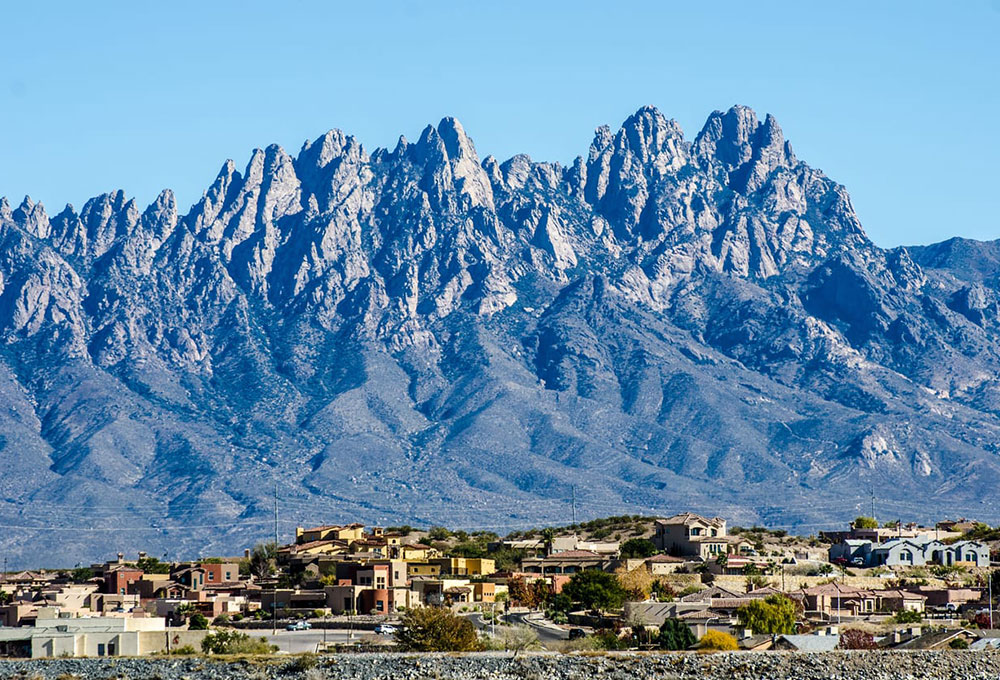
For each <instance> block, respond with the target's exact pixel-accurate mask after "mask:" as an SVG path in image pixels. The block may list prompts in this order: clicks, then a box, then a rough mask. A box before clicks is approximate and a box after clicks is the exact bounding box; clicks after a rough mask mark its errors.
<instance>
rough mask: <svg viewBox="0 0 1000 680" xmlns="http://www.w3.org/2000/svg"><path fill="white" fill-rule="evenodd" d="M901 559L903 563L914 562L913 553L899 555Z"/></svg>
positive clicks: (906, 552)
mask: <svg viewBox="0 0 1000 680" xmlns="http://www.w3.org/2000/svg"><path fill="white" fill-rule="evenodd" d="M899 559H900V561H901V562H912V561H913V553H911V552H910V551H909V550H904V551H902V552H901V553H899Z"/></svg>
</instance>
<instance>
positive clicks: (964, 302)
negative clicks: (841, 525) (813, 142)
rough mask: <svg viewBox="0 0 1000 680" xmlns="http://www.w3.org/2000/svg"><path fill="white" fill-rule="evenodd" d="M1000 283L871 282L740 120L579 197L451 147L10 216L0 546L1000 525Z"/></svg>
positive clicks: (264, 168)
mask: <svg viewBox="0 0 1000 680" xmlns="http://www.w3.org/2000/svg"><path fill="white" fill-rule="evenodd" d="M995 250H996V246H995V245H991V244H984V243H980V242H968V241H955V242H945V243H944V244H936V245H934V246H926V247H919V248H896V249H891V250H883V249H881V248H878V247H877V246H876V245H875V244H874V243H872V242H871V241H870V240H869V239H868V238H867V236H866V235H865V233H864V230H863V228H862V226H861V223H860V220H859V219H858V218H857V215H856V214H855V213H854V209H853V207H852V206H851V202H850V197H849V196H848V194H847V192H846V190H845V189H844V187H843V186H841V185H839V184H837V183H835V182H833V181H832V180H830V179H828V178H827V177H826V176H825V175H824V174H823V173H822V172H820V171H818V170H815V169H813V168H811V167H809V166H808V165H806V164H805V163H804V162H802V161H801V160H799V159H798V158H797V157H796V156H795V154H794V152H793V151H792V147H791V144H790V143H789V142H788V141H786V140H785V139H784V136H783V133H782V132H781V129H780V127H779V126H778V124H777V121H776V120H775V119H774V118H773V117H772V116H770V115H768V116H766V117H765V119H764V120H763V121H761V120H759V119H758V117H757V116H756V114H755V113H754V112H753V111H752V110H750V109H749V108H746V107H740V106H737V107H733V108H731V109H729V110H727V111H725V112H722V111H716V112H713V113H712V114H711V115H710V116H709V118H708V120H707V122H706V124H705V126H704V127H703V128H702V130H701V131H700V132H699V133H698V134H697V135H696V136H695V137H694V138H693V139H692V140H691V141H687V140H686V139H685V138H684V135H683V132H682V131H681V129H680V126H679V125H678V124H677V123H676V122H675V121H671V120H668V119H666V118H665V117H664V116H663V115H662V114H661V113H660V112H659V111H658V110H656V109H655V108H653V107H643V108H641V109H639V110H638V111H637V112H636V113H635V114H633V115H632V116H630V117H629V118H628V119H626V121H625V122H624V123H623V124H622V127H621V128H620V129H619V130H617V131H615V132H613V131H612V130H611V129H610V128H608V127H606V126H605V127H601V128H598V129H597V131H596V132H595V135H594V139H593V141H592V143H591V146H590V149H589V151H588V152H587V154H586V155H585V156H584V155H581V156H579V157H577V159H576V160H575V161H574V162H573V163H572V164H570V165H569V166H562V165H560V164H558V163H545V162H534V161H531V159H530V158H528V157H527V156H514V157H512V158H510V159H508V160H506V161H504V162H499V161H497V160H496V159H495V158H493V157H492V156H487V157H486V158H484V159H482V160H480V159H479V157H478V155H477V153H476V151H475V146H474V144H473V142H472V140H471V138H469V136H468V135H467V134H466V132H465V130H464V129H463V127H462V126H461V124H460V123H459V122H458V121H457V120H455V119H453V118H444V119H442V121H441V122H440V123H439V124H438V125H437V126H436V127H435V126H427V127H426V128H425V129H424V130H423V132H422V133H421V135H420V138H419V139H418V140H417V141H416V142H412V143H411V142H408V141H407V140H406V139H405V138H402V137H401V138H400V140H399V142H398V143H397V145H396V146H395V148H393V149H392V150H389V149H383V148H378V149H374V150H373V151H372V152H371V153H368V152H366V151H365V150H364V148H363V147H362V145H361V144H360V143H359V142H358V141H357V140H356V139H355V138H353V137H351V136H349V135H346V134H344V133H343V132H340V131H337V130H331V131H329V132H327V133H326V134H324V135H322V136H320V137H318V138H317V139H315V140H312V141H307V142H306V143H305V144H303V146H302V148H301V149H300V151H299V153H298V155H297V156H295V157H293V156H290V155H289V154H288V153H287V152H285V151H284V150H283V149H282V148H281V147H279V146H277V145H271V146H268V147H266V148H265V149H255V150H254V151H253V152H252V154H251V156H250V160H249V162H248V163H247V165H246V167H245V169H244V170H243V171H242V172H241V171H240V170H238V169H237V166H236V164H235V163H234V162H233V161H231V160H230V161H226V163H224V164H223V166H222V168H221V170H220V172H219V173H218V175H217V177H216V179H215V180H214V182H213V183H212V184H211V186H210V187H209V188H208V189H207V190H206V192H205V194H204V195H203V196H202V198H201V199H199V200H198V201H197V202H196V203H195V204H194V205H193V206H192V207H191V209H190V210H188V212H186V213H184V214H181V213H179V211H178V209H177V206H176V201H175V198H174V196H173V194H172V192H170V191H169V190H165V191H164V192H162V193H161V194H160V195H159V196H158V197H157V199H156V200H154V201H153V203H151V204H150V205H149V206H148V207H146V208H145V209H144V210H142V211H140V210H139V207H138V206H137V205H136V203H135V201H134V200H130V199H127V198H126V197H125V195H124V193H123V192H121V191H116V192H112V193H109V194H103V195H101V196H98V197H95V198H93V199H90V200H89V201H87V202H86V203H85V204H84V206H83V208H82V209H81V210H80V212H79V213H77V211H76V210H75V209H73V208H72V207H71V206H67V207H66V208H65V209H63V210H62V211H60V212H59V213H58V214H57V215H55V216H54V217H51V218H50V217H49V216H48V215H47V214H46V212H45V209H44V207H43V206H42V205H41V204H40V203H34V202H33V201H31V200H30V199H29V198H25V200H24V201H22V203H21V204H20V205H19V206H18V207H17V208H11V206H10V204H9V203H8V202H7V200H6V199H0V275H2V279H0V337H2V339H3V344H2V351H0V402H3V404H2V405H3V406H5V407H6V408H0V419H2V421H3V423H4V426H3V430H2V431H4V432H5V433H7V434H5V436H4V438H3V441H2V442H0V456H2V460H3V469H4V470H5V471H6V473H7V474H5V475H4V481H5V483H3V484H2V486H0V495H2V502H0V524H3V525H5V526H6V527H8V529H9V531H8V532H7V533H8V537H7V538H6V539H0V543H2V544H3V546H4V548H5V550H7V551H8V552H9V553H10V554H12V555H15V556H18V558H19V559H25V560H29V559H33V558H38V557H40V556H46V555H48V554H49V552H50V548H51V546H48V545H45V541H44V540H43V541H42V544H41V545H39V539H38V538H37V537H39V536H43V537H44V536H46V529H47V528H48V529H52V528H56V529H57V530H58V531H57V532H56V533H59V534H70V535H73V538H72V539H71V540H69V541H66V542H65V546H66V547H65V551H66V554H67V556H69V557H70V558H72V559H77V558H79V559H85V558H86V559H90V558H95V557H97V556H98V555H97V554H95V550H96V549H97V547H98V546H104V545H106V542H107V536H108V534H109V529H110V528H111V527H110V526H105V524H109V523H114V522H119V521H120V520H122V519H125V520H127V521H126V524H124V525H121V524H120V525H119V526H120V527H125V529H123V530H119V531H117V532H112V533H113V534H114V537H115V541H117V542H118V543H119V544H120V545H119V547H120V548H121V549H123V550H127V551H134V550H138V549H153V550H159V549H161V548H162V549H163V550H170V551H174V550H181V551H223V550H230V551H232V550H234V549H236V548H238V547H240V546H242V545H244V544H245V543H246V542H247V541H248V540H250V539H251V538H259V537H260V536H263V535H266V534H267V531H268V527H267V524H268V521H269V520H268V517H269V514H270V513H271V512H273V508H271V504H272V503H273V498H272V497H271V496H272V491H273V489H272V487H273V486H276V487H277V489H278V495H279V496H280V499H281V500H280V505H281V508H282V516H283V517H284V518H285V519H283V520H282V521H283V522H285V523H286V524H294V523H295V522H296V521H318V520H320V519H321V517H329V516H331V515H333V517H330V520H331V521H347V520H348V519H355V518H357V519H361V520H363V521H368V522H381V523H398V522H410V523H413V522H423V523H431V522H441V523H445V522H446V523H448V524H449V525H456V524H464V525H466V526H469V527H471V526H482V525H484V523H487V522H493V523H494V526H496V528H504V527H510V528H514V527H515V526H517V525H524V524H531V523H538V522H540V521H554V519H555V518H557V517H559V518H564V517H565V514H566V510H567V507H568V505H567V499H568V498H569V497H570V496H571V495H572V492H573V489H574V488H575V489H577V491H578V493H579V499H580V503H581V510H582V511H583V512H584V513H585V514H590V515H599V514H602V513H603V514H610V513H611V512H625V511H643V512H658V511H662V512H666V511H669V510H670V509H672V508H681V509H686V508H692V509H696V510H697V509H701V510H703V511H706V512H713V513H715V514H719V513H729V514H730V515H731V516H732V517H733V519H734V520H736V521H740V522H764V521H766V522H771V523H778V524H782V525H786V526H789V527H795V528H802V529H809V528H810V527H811V526H813V525H815V524H817V523H818V522H820V521H825V522H827V523H835V522H836V521H838V520H840V519H843V518H845V517H848V516H852V513H855V514H856V508H855V506H856V505H857V503H859V502H860V500H859V499H861V498H863V497H864V498H867V495H868V494H869V487H877V488H878V489H879V491H880V493H879V494H878V495H879V496H880V497H882V498H883V501H882V502H883V503H884V504H885V505H884V507H885V509H886V512H887V513H889V514H890V515H891V516H892V517H893V518H895V516H896V515H897V514H902V513H906V514H910V515H920V516H921V517H923V515H924V514H926V513H931V512H938V511H940V512H946V511H947V512H950V511H951V510H956V511H957V510H958V509H961V511H962V512H963V513H964V514H969V515H977V516H981V517H983V518H985V519H990V518H995V517H996V515H997V512H996V511H995V509H993V508H991V507H989V506H986V505H984V504H983V502H982V499H983V498H984V497H986V495H987V494H988V492H989V490H990V489H992V486H991V484H990V481H989V480H990V477H991V475H994V474H996V472H997V471H998V467H1000V466H998V459H997V452H996V449H995V446H994V445H993V444H992V443H991V442H992V441H993V440H994V438H995V436H996V434H997V431H998V429H1000V427H998V426H1000V423H998V421H997V414H998V412H1000V403H998V390H997V381H996V378H995V376H996V368H997V363H998V356H1000V346H998V344H997V342H996V341H995V340H994V339H993V335H994V334H993V333H992V332H991V331H992V330H993V329H994V326H997V325H998V320H1000V316H998V310H1000V303H998V299H997V294H996V288H997V283H998V277H997V274H998V273H1000V267H997V268H995V267H994V263H995V262H1000V252H994V251H995ZM959 480H961V482H959ZM915 498H916V499H919V500H915ZM88 508H89V511H88V512H87V514H86V515H85V516H84V522H85V523H88V524H89V526H87V527H77V530H76V531H75V532H73V531H72V529H73V528H74V527H73V523H74V522H79V521H80V513H79V511H80V510H81V509H88ZM88 519H89V522H88ZM446 520H447V521H446ZM206 526H207V527H208V528H197V527H206ZM186 527H196V528H193V529H190V530H186V529H185V528H186ZM287 530H288V527H287V526H285V527H284V529H283V531H287ZM61 545H62V543H61Z"/></svg>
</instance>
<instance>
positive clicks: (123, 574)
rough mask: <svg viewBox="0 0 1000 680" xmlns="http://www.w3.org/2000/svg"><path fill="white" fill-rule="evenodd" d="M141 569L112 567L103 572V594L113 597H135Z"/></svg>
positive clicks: (123, 566) (141, 572)
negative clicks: (112, 595) (113, 595)
mask: <svg viewBox="0 0 1000 680" xmlns="http://www.w3.org/2000/svg"><path fill="white" fill-rule="evenodd" d="M142 574H143V571H142V569H136V568H135V567H130V566H127V565H113V566H112V567H110V568H109V569H107V570H105V572H104V590H103V592H105V593H109V594H115V595H135V594H138V592H139V586H138V583H139V580H140V579H141V578H142Z"/></svg>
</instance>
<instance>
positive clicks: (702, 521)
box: [653, 512, 729, 560]
mask: <svg viewBox="0 0 1000 680" xmlns="http://www.w3.org/2000/svg"><path fill="white" fill-rule="evenodd" d="M653 544H654V545H655V546H656V547H657V548H659V549H660V550H663V551H666V552H667V553H669V554H671V555H676V556H679V557H680V556H684V557H690V556H695V557H700V558H702V559H703V560H710V559H715V558H717V557H718V556H719V555H725V554H727V553H728V552H729V541H727V540H726V520H724V519H722V518H721V517H712V518H707V517H702V516H701V515H696V514H694V513H693V512H684V513H681V514H679V515H674V516H673V517H667V518H666V519H658V520H656V530H655V533H654V534H653Z"/></svg>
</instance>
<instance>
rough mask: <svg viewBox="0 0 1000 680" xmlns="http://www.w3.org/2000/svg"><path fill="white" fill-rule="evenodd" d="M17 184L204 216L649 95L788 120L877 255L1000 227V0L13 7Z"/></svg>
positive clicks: (0, 148)
mask: <svg viewBox="0 0 1000 680" xmlns="http://www.w3.org/2000/svg"><path fill="white" fill-rule="evenodd" d="M0 17H2V22H0V34H2V38H0V195H7V196H9V197H10V198H12V199H13V200H14V201H17V202H19V201H20V199H21V197H22V196H23V195H25V194H30V195H31V196H32V197H33V198H35V199H36V200H38V199H40V200H42V201H43V202H44V203H45V204H46V206H47V207H48V208H49V211H50V213H51V212H56V211H58V210H59V209H60V208H61V207H62V205H63V204H65V203H66V202H71V203H73V204H74V205H76V206H77V207H80V206H81V205H82V204H83V202H84V200H85V199H86V198H88V197H90V196H92V195H94V194H98V193H101V192H104V191H109V190H112V189H116V188H122V189H124V190H125V191H126V192H127V193H128V194H130V195H134V196H136V197H137V199H138V200H139V202H140V203H142V204H143V205H145V204H146V203H148V202H149V201H151V200H152V199H153V197H154V196H155V195H156V193H158V192H159V190H160V189H161V188H164V187H170V188H173V189H174V190H175V191H176V192H177V195H178V199H179V201H180V203H181V205H182V206H184V207H186V206H188V205H190V204H191V203H193V202H194V201H195V200H197V198H198V197H199V196H200V195H201V192H202V191H203V190H204V189H205V188H206V187H207V186H208V185H209V184H210V182H211V180H212V179H213V178H214V176H215V174H216V172H217V171H218V169H219V167H221V165H222V162H223V161H224V160H225V159H226V158H233V159H234V160H235V161H236V162H237V164H238V165H240V166H242V165H243V164H245V163H246V161H247V159H248V157H249V153H250V150H251V149H252V148H254V147H257V146H261V147H262V146H265V145H267V144H268V143H271V142H277V143H279V144H281V145H283V146H284V147H285V148H286V149H288V150H289V151H291V152H297V151H298V148H299V146H300V145H301V144H302V142H303V140H305V139H306V138H314V137H317V136H319V135H320V134H322V133H323V132H324V131H326V130H327V129H329V128H333V127H339V128H341V129H343V130H345V131H347V132H349V133H352V134H354V135H356V136H357V137H358V138H359V139H360V140H361V141H362V142H363V143H364V144H365V146H366V147H367V148H369V149H371V148H374V147H375V146H385V145H392V144H394V143H395V141H396V138H397V137H398V135H399V134H405V135H406V136H407V137H409V138H411V139H412V138H415V137H416V136H417V135H419V133H420V130H421V128H422V127H423V126H424V125H425V124H426V123H428V122H434V123H436V122H437V121H438V120H439V119H440V118H441V117H442V116H444V115H454V116H456V117H458V118H459V119H460V120H461V121H462V122H463V124H464V125H465V128H466V130H467V131H468V132H469V134H470V135H471V136H472V137H473V139H474V140H475V142H476V146H477V149H478V150H479V152H480V155H481V156H485V155H487V154H490V153H492V154H494V155H496V156H498V157H500V158H506V157H509V156H510V155H512V154H514V153H519V152H523V153H528V154H529V155H531V156H532V157H534V158H537V159H544V160H557V161H562V162H568V161H571V160H572V158H573V157H574V156H576V155H578V154H585V153H586V151H587V147H588V145H589V143H590V140H591V137H592V133H593V129H594V128H595V127H596V126H598V125H600V124H603V123H608V124H610V125H612V126H613V127H614V126H617V125H618V124H620V123H621V121H622V120H624V118H625V117H627V116H628V115H629V114H630V113H632V112H633V111H634V110H635V109H637V108H639V107H640V106H641V105H644V104H653V105H655V106H657V107H659V108H660V109H661V110H662V111H663V112H664V113H665V115H667V116H668V117H672V118H676V119H677V120H678V121H679V122H680V123H681V125H682V126H683V128H684V130H685V132H686V134H687V135H688V136H689V137H692V136H693V135H694V134H695V133H696V132H697V131H698V129H699V128H700V127H701V125H702V123H703V122H704V120H705V118H706V116H707V115H708V114H709V113H710V112H711V111H712V110H713V109H724V108H727V107H729V106H730V105H732V104H735V103H741V104H747V105H750V106H752V107H754V108H755V109H756V110H757V112H758V114H760V115H763V114H764V113H765V112H770V113H773V114H774V115H775V116H776V117H777V119H778V121H779V123H780V124H781V126H782V127H783V129H784V131H785V134H786V137H787V138H789V139H790V140H791V141H792V144H793V146H794V147H795V150H796V153H797V154H798V156H799V157H800V158H802V159H804V160H806V161H807V162H809V163H810V164H811V165H813V166H814V167H818V168H821V169H822V170H824V171H825V172H826V173H827V174H828V175H829V176H831V177H832V178H834V179H835V180H837V181H839V182H842V183H843V184H845V185H846V186H847V187H848V189H849V191H850V192H851V195H852V196H853V198H854V203H855V205H856V207H857V209H858V212H859V213H860V215H861V219H862V221H863V223H864V225H865V227H866V229H867V230H868V233H869V234H870V235H871V236H872V238H873V239H874V240H875V241H876V242H877V243H879V244H880V245H884V246H893V245H897V244H900V243H928V242H932V241H936V240H941V239H944V238H947V237H949V236H952V235H960V236H968V237H973V238H983V239H992V238H1000V223H998V219H997V208H996V205H995V204H996V201H997V198H998V197H1000V171H998V169H997V168H998V163H1000V75H998V74H1000V47H998V45H1000V0H962V1H961V2H945V1H941V2H917V1H913V0H910V1H907V2H889V1H880V2H871V0H865V1H863V2H855V1H844V0H838V1H837V2H826V3H819V2H802V1H801V0H798V1H795V2H760V3H757V2H753V3H751V2H745V1H740V2H725V1H719V0H713V1H712V2H703V1H697V2H694V1H692V2H668V1H665V0H664V1H658V2H625V1H623V2H601V3H596V2H586V1H584V0H573V1H569V2H548V1H544V0H531V1H529V2H520V1H514V2H509V1H506V0H505V1H504V2H479V1H475V2H473V1H469V2H459V1H458V0H456V1H455V2H453V3H438V2H430V1H426V0H421V1H419V2H418V1H414V2H399V3H394V2H378V1H375V0H371V1H369V2H363V3H362V2H359V3H347V2H335V1H333V0H322V1H315V2H311V1H310V2H306V1H294V0H289V1H286V2H282V3H275V2H266V3H265V2H252V1H243V2H217V1H211V0H209V1H206V0H201V1H200V2H196V3H195V2H175V1H173V0H172V1H171V2H169V3H167V2H163V3H144V2H134V1H132V2H94V3H89V2H76V1H74V2H47V3H40V2H39V3H31V2H20V3H7V4H6V6H5V7H4V8H3V9H2V10H0Z"/></svg>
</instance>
